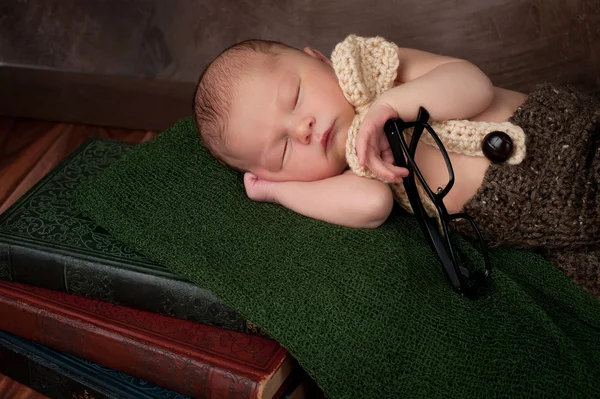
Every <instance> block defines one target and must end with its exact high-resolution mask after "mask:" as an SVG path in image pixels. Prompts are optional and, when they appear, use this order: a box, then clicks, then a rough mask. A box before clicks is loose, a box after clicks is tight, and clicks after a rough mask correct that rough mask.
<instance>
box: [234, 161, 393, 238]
mask: <svg viewBox="0 0 600 399" xmlns="http://www.w3.org/2000/svg"><path fill="white" fill-rule="evenodd" d="M244 185H245V186H246V192H247V193H248V196H249V197H250V198H251V199H253V200H257V201H267V202H276V203H279V204H281V205H283V206H285V207H286V208H289V209H291V210H293V211H294V212H297V213H299V214H302V215H304V216H308V217H310V218H313V219H319V220H322V221H324V222H328V223H333V224H337V225H341V226H346V227H354V228H361V227H362V228H371V229H374V228H376V227H379V226H380V225H381V224H382V223H383V222H384V221H385V220H386V219H387V218H388V216H389V214H390V212H391V211H392V207H393V202H394V200H393V197H392V192H391V189H390V187H389V186H388V185H387V184H385V183H382V182H380V181H378V180H374V179H368V178H365V177H359V176H357V175H356V174H354V173H353V172H351V171H347V172H344V173H343V174H341V175H338V176H334V177H330V178H327V179H323V180H316V181H311V182H301V181H288V182H264V184H263V182H261V180H259V179H257V178H256V176H254V175H252V174H250V173H246V175H245V176H244Z"/></svg>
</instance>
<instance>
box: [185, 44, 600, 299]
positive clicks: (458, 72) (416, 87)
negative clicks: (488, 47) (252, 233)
mask: <svg viewBox="0 0 600 399" xmlns="http://www.w3.org/2000/svg"><path fill="white" fill-rule="evenodd" d="M420 106H422V107H424V108H426V109H427V111H428V112H429V114H430V117H431V120H432V121H435V122H432V127H433V128H434V129H435V131H436V132H437V133H438V135H440V138H441V139H442V141H443V143H444V145H445V147H446V149H447V150H448V152H449V155H450V160H451V162H452V165H453V168H454V173H455V185H454V187H453V189H452V190H451V191H450V193H449V194H448V196H447V197H445V199H444V203H445V205H446V207H447V209H448V211H449V212H450V213H454V212H458V211H466V212H468V213H469V214H470V215H471V216H472V217H473V218H474V219H475V220H476V222H477V223H478V224H479V226H480V228H481V229H482V231H483V232H484V235H485V237H486V239H487V240H488V241H489V242H491V243H492V244H496V245H512V246H516V247H521V248H533V249H539V250H542V251H543V252H544V253H545V254H546V255H547V256H548V257H550V258H551V260H554V261H555V262H556V263H558V264H559V265H560V266H561V267H562V268H563V269H564V270H565V271H566V272H567V273H568V274H569V275H571V276H572V277H573V278H575V280H576V281H578V279H580V277H581V279H584V280H585V281H579V282H580V283H581V284H582V285H584V286H585V287H586V288H588V290H591V291H593V292H595V293H600V291H598V286H599V285H600V273H599V271H598V270H599V269H600V267H599V266H598V264H599V263H600V261H599V260H598V259H599V258H600V250H598V248H599V247H600V232H599V228H598V225H600V223H599V221H598V216H599V214H600V212H599V209H600V201H599V200H597V187H598V177H599V176H600V160H599V156H598V153H599V150H598V136H599V133H598V130H599V129H598V126H599V125H598V120H599V112H598V106H597V105H596V104H594V102H593V101H591V100H590V99H589V98H585V97H584V96H583V95H581V94H579V93H576V92H574V91H573V90H571V89H568V88H562V87H557V86H553V85H543V86H540V87H538V88H537V89H536V90H535V91H534V92H532V93H530V94H529V95H528V96H525V95H524V94H521V93H517V92H514V91H509V90H504V89H501V88H497V87H494V86H493V85H492V83H491V82H490V80H489V78H488V77H487V76H486V75H485V74H484V73H483V72H482V71H481V70H480V69H478V68H477V67H476V66H474V65H473V64H471V63H469V62H467V61H464V60H460V59H456V58H452V57H445V56H440V55H435V54H431V53H427V52H423V51H419V50H414V49H408V48H399V47H397V46H396V45H395V44H393V43H390V42H387V41H385V40H384V39H382V38H360V37H356V36H349V37H348V38H347V39H346V40H345V41H344V42H342V43H340V44H338V46H336V49H335V50H334V52H333V54H332V57H331V60H330V59H328V58H327V57H325V56H324V55H323V54H321V53H319V52H318V51H316V50H314V49H311V48H305V49H304V50H303V51H301V50H298V49H295V48H292V47H289V46H287V45H285V44H282V43H279V42H271V41H259V40H251V41H245V42H242V43H239V44H236V45H234V46H232V47H230V48H228V49H226V50H225V51H223V52H222V53H221V54H220V55H219V56H218V57H217V58H216V59H215V60H214V61H213V62H212V63H210V64H209V66H208V67H207V68H206V70H205V71H204V72H203V73H202V75H201V77H200V80H199V83H198V87H197V91H196V94H195V98H194V113H195V117H196V122H197V126H198V130H199V132H200V135H201V137H202V140H203V142H204V144H205V145H206V147H207V148H208V149H209V150H210V151H211V153H212V154H213V155H214V156H215V157H216V158H217V159H218V160H219V161H220V162H222V163H224V164H226V165H228V166H230V167H232V168H234V169H236V170H238V171H241V172H243V173H244V185H245V188H246V192H247V194H248V196H249V197H250V198H251V199H253V200H255V201H265V202H275V203H278V204H281V205H283V206H285V207H287V208H290V209H292V210H293V211H295V212H298V213H300V214H303V215H305V216H308V217H311V218H315V219H320V220H323V221H326V222H329V223H334V224H339V225H343V226H348V227H366V228H376V227H378V226H380V225H381V224H382V223H383V222H384V221H385V220H386V219H387V217H388V216H389V214H390V212H391V209H392V205H393V201H394V198H395V199H396V200H398V201H399V202H400V204H401V205H403V206H404V207H405V208H406V209H407V210H408V211H410V205H409V203H408V201H407V200H406V196H405V193H404V191H403V188H402V185H401V184H399V183H400V182H401V181H402V178H403V177H405V176H407V174H408V171H407V170H406V169H403V168H400V167H398V166H395V165H394V164H393V157H392V154H391V151H390V148H389V144H388V142H387V139H386V138H385V135H384V134H383V125H384V123H385V122H386V121H387V120H389V119H392V118H397V117H400V118H402V119H403V120H405V121H413V120H415V119H416V116H417V112H418V109H419V107H420ZM498 130H500V131H502V132H504V133H506V134H507V135H508V136H509V137H510V138H511V139H512V140H511V141H512V143H513V147H514V148H513V149H512V152H511V153H510V154H506V157H505V158H504V159H502V160H501V161H502V162H499V161H498V159H493V161H494V162H492V160H490V159H488V158H487V157H486V156H484V155H483V152H482V141H483V140H484V137H486V135H487V133H490V132H492V131H498ZM428 144H431V143H425V144H424V145H419V147H418V149H417V153H416V154H415V161H416V162H417V164H418V165H419V168H420V170H421V172H422V173H423V175H424V177H425V180H426V181H427V183H428V185H429V186H430V187H441V186H443V185H444V184H446V183H447V181H448V174H447V169H446V166H445V163H444V160H443V158H442V156H441V153H440V152H439V150H438V149H437V148H436V147H435V146H432V145H428ZM423 200H424V202H425V199H423ZM584 268H585V270H586V272H585V273H586V274H585V276H583V275H580V274H581V273H583V272H582V270H584ZM590 281H592V282H593V284H592V285H593V287H592V285H590V283H589V282H590ZM594 287H595V288H594ZM594 290H595V291H594Z"/></svg>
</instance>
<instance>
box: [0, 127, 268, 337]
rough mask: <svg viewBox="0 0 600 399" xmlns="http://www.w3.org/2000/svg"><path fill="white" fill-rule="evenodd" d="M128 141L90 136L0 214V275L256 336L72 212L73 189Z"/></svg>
mask: <svg viewBox="0 0 600 399" xmlns="http://www.w3.org/2000/svg"><path fill="white" fill-rule="evenodd" d="M131 146H132V145H131V144H127V143H123V142H118V141H113V140H108V139H100V138H92V139H88V140H87V141H86V142H84V143H83V144H82V145H81V146H80V147H78V148H77V149H76V150H75V151H74V152H73V153H71V155H69V156H68V157H67V158H66V159H65V160H63V161H62V162H61V163H60V164H59V165H58V166H57V167H56V168H55V169H53V170H52V171H50V172H49V173H48V174H47V175H46V176H45V177H44V178H43V179H42V180H40V182H39V183H38V184H36V185H35V186H34V187H33V188H32V189H31V190H29V191H28V192H27V193H25V194H24V195H23V196H22V197H21V198H20V199H19V200H18V201H17V202H15V203H14V204H13V205H12V206H11V207H10V208H8V209H7V210H6V211H5V212H4V213H2V214H0V279H3V280H9V281H15V282H20V283H24V284H30V285H34V286H38V287H42V288H48V289H52V290H58V291H63V292H67V293H71V294H75V295H79V296H86V297H90V298H94V299H100V300H103V301H108V302H111V303H115V304H121V305H125V306H128V307H132V308H135V309H141V310H147V311H150V312H153V313H160V314H165V315H169V316H173V317H177V318H182V319H186V320H192V321H197V322H200V323H206V324H212V325H215V326H219V327H225V328H228V329H231V330H236V331H242V332H250V333H261V332H260V330H257V328H256V327H255V326H253V325H252V323H250V322H248V321H247V320H245V319H244V318H243V317H242V316H240V315H239V314H238V313H237V312H236V311H235V310H233V309H231V308H230V307H228V306H227V305H225V304H224V303H223V302H221V301H220V300H219V299H218V298H216V297H215V296H214V295H213V294H212V293H211V292H209V291H207V290H204V289H201V288H199V287H197V286H196V285H194V284H192V283H190V282H188V281H186V280H183V279H182V278H181V277H179V276H176V275H174V274H172V273H170V272H169V271H168V270H167V269H166V268H164V267H163V266H161V265H159V264H157V263H156V262H153V261H151V260H150V259H148V258H146V257H145V256H143V255H141V254H139V253H136V252H134V251H133V250H131V249H130V248H128V247H127V246H126V245H124V244H123V243H121V242H120V241H118V240H117V239H115V238H113V237H112V236H111V235H109V234H108V232H106V231H105V230H104V229H102V228H101V227H99V226H98V225H96V224H95V223H94V222H92V221H91V220H90V219H88V218H86V217H85V216H84V215H83V214H81V213H80V212H79V211H78V210H77V207H76V206H75V198H74V191H75V189H76V188H77V186H79V184H80V183H81V182H83V181H84V180H86V179H88V178H89V177H90V176H91V175H93V174H95V173H98V172H99V171H101V170H103V169H104V168H106V167H107V166H109V165H110V164H111V163H113V162H114V161H116V160H117V159H118V158H119V157H120V156H121V155H122V154H123V153H124V152H125V151H127V150H128V149H130V148H131Z"/></svg>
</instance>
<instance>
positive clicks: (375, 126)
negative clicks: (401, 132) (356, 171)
mask: <svg viewBox="0 0 600 399" xmlns="http://www.w3.org/2000/svg"><path fill="white" fill-rule="evenodd" d="M397 116H398V114H397V112H396V111H395V110H394V109H393V108H392V107H390V106H389V105H386V104H377V103H376V104H373V105H372V106H371V109H370V110H369V112H368V113H367V115H366V116H365V119H364V120H363V121H362V123H361V125H360V128H359V130H358V133H357V135H356V155H357V156H358V162H359V164H360V165H367V166H368V167H369V168H371V165H369V163H368V159H369V158H370V157H369V156H368V152H370V150H373V151H374V152H375V154H377V155H379V153H380V152H381V148H380V144H379V140H380V138H381V136H382V135H383V125H385V122H387V120H388V119H391V118H395V117H397Z"/></svg>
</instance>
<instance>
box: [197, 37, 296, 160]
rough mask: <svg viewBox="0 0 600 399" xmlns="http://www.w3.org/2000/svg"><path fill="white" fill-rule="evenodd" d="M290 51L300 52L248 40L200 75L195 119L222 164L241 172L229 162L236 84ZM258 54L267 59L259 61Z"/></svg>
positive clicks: (223, 53) (269, 65)
mask: <svg viewBox="0 0 600 399" xmlns="http://www.w3.org/2000/svg"><path fill="white" fill-rule="evenodd" d="M289 50H292V51H298V50H297V49H295V48H293V47H290V46H288V45H286V44H283V43H281V42H275V41H270V40H258V39H252V40H246V41H243V42H240V43H237V44H234V45H233V46H231V47H229V48H227V49H225V50H224V51H223V52H221V54H219V55H218V56H217V57H216V58H215V59H214V60H213V61H212V62H211V63H210V64H208V66H207V67H206V69H204V71H203V72H202V74H201V75H200V78H199V79H198V85H197V86H196V92H195V94H194V103H193V108H194V117H195V119H196V126H197V128H198V132H199V134H200V137H201V138H202V141H203V142H204V145H205V146H206V147H207V148H208V150H209V151H210V152H211V154H212V155H213V156H214V157H215V158H216V159H217V160H218V161H219V162H221V163H224V164H226V165H229V166H231V167H233V168H234V169H237V170H240V169H239V168H237V167H234V166H233V165H230V164H229V162H227V160H226V147H227V143H226V137H225V129H226V128H227V124H228V122H229V109H230V107H231V103H232V100H233V94H234V93H235V88H236V85H237V84H238V83H239V82H240V80H241V79H242V78H243V77H244V75H245V74H246V73H247V72H248V71H249V70H250V68H251V67H253V66H254V65H256V64H257V63H259V62H263V64H262V65H263V66H266V67H267V68H269V69H273V68H275V66H276V64H277V59H278V56H279V55H281V54H282V53H283V52H285V51H289ZM257 55H259V56H260V55H264V56H267V57H263V58H264V59H258V58H257V57H256V56H257Z"/></svg>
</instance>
